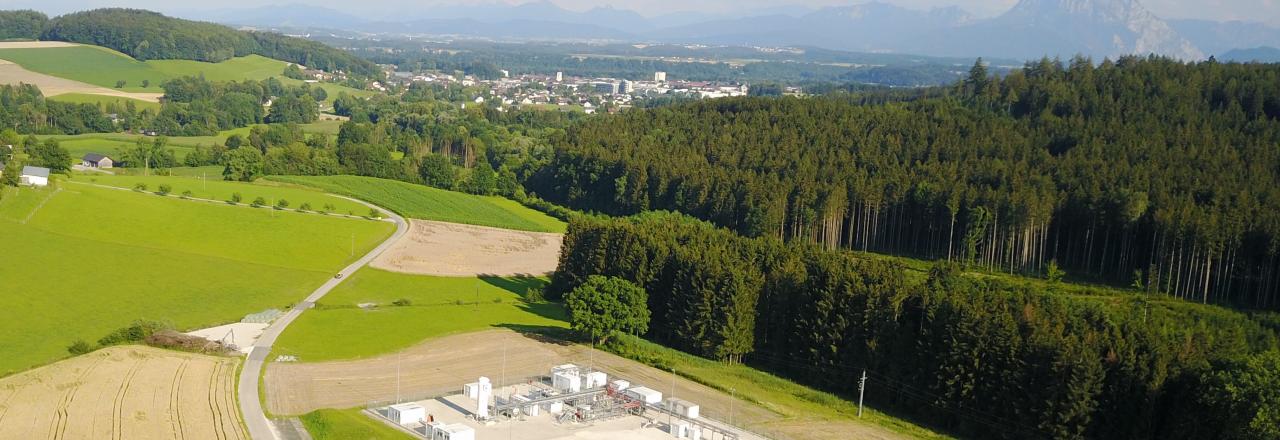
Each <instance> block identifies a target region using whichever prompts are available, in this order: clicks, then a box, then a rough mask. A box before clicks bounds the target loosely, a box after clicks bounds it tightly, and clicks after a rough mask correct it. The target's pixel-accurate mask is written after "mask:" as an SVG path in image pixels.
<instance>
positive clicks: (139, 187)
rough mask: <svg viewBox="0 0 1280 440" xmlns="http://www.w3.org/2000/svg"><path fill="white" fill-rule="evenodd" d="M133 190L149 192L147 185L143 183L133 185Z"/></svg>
mask: <svg viewBox="0 0 1280 440" xmlns="http://www.w3.org/2000/svg"><path fill="white" fill-rule="evenodd" d="M133 190H134V191H138V192H143V191H146V190H147V184H145V183H142V182H138V183H135V184H133Z"/></svg>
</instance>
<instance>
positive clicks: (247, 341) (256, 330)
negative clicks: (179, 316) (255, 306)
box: [187, 322, 268, 354]
mask: <svg viewBox="0 0 1280 440" xmlns="http://www.w3.org/2000/svg"><path fill="white" fill-rule="evenodd" d="M267 325H268V324H255V323H246V322H237V323H234V324H227V325H220V326H217V327H209V328H205V329H200V330H196V331H190V332H187V334H188V335H191V336H198V337H201V338H205V339H208V340H210V341H223V342H229V343H231V344H234V345H235V346H236V349H238V350H239V351H240V352H241V353H245V354H248V353H249V350H250V349H251V348H253V343H254V342H257V340H258V338H259V337H261V336H262V332H263V331H265V330H266V329H267Z"/></svg>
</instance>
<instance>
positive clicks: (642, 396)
mask: <svg viewBox="0 0 1280 440" xmlns="http://www.w3.org/2000/svg"><path fill="white" fill-rule="evenodd" d="M625 393H626V394H627V395H628V396H631V398H633V399H636V400H639V401H641V402H644V403H647V404H658V403H661V402H662V393H660V392H657V391H654V390H651V389H648V388H645V387H632V388H627V390H626V391H625Z"/></svg>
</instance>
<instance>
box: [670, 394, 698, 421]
mask: <svg viewBox="0 0 1280 440" xmlns="http://www.w3.org/2000/svg"><path fill="white" fill-rule="evenodd" d="M667 409H668V410H671V412H674V413H676V414H679V415H681V416H684V417H685V418H688V419H696V418H698V413H699V412H700V411H699V410H700V408H699V407H698V404H696V403H693V402H690V401H688V400H683V399H677V398H674V397H672V398H669V399H667Z"/></svg>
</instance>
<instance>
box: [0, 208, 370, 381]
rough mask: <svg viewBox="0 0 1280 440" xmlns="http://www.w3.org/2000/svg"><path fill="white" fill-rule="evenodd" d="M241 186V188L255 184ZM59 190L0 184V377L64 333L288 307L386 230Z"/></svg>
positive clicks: (94, 335) (53, 356)
mask: <svg viewBox="0 0 1280 440" xmlns="http://www.w3.org/2000/svg"><path fill="white" fill-rule="evenodd" d="M241 185H243V187H244V188H245V189H244V192H245V193H246V194H249V193H252V192H253V191H254V190H256V186H255V185H251V184H241ZM61 187H62V189H61V190H60V191H56V192H55V190H53V189H40V190H35V189H29V188H22V189H18V188H4V189H3V198H0V249H3V251H0V279H3V280H4V290H5V292H6V295H7V296H6V302H5V306H4V307H0V352H3V353H5V355H4V356H2V357H0V375H4V374H8V373H12V372H16V371H21V370H25V369H28V368H31V367H33V366H36V365H40V364H43V363H47V362H51V361H54V360H57V359H59V358H62V357H65V356H67V351H66V347H67V345H69V344H71V343H72V342H73V341H76V340H80V339H83V340H85V341H89V342H93V341H96V340H97V339H98V338H101V337H103V336H105V335H106V334H107V333H109V332H111V331H113V330H115V329H117V328H120V327H122V326H125V325H128V324H129V323H130V322H132V321H134V320H137V319H153V320H161V321H167V322H170V323H171V324H173V325H174V326H176V327H177V328H180V329H190V328H198V327H202V326H208V325H214V324H221V323H226V322H232V321H236V320H239V319H240V318H241V317H242V316H243V315H245V314H248V313H252V312H256V311H260V310H263V309H266V308H271V307H276V308H279V307H285V306H288V305H289V304H291V303H292V302H294V301H296V300H298V299H299V298H301V297H303V296H305V295H306V294H307V293H308V292H310V291H311V289H313V288H315V287H316V286H318V285H320V284H321V283H323V282H324V281H325V280H327V279H328V278H329V277H331V276H332V273H333V272H334V271H336V270H337V269H338V268H339V267H341V266H343V265H344V264H346V263H348V262H349V261H350V260H352V259H353V257H352V254H353V251H354V254H355V255H360V254H361V253H363V252H366V251H367V250H368V249H371V248H372V247H373V246H375V245H376V244H377V243H378V242H380V241H381V240H383V239H385V238H386V237H387V236H388V235H389V234H390V232H391V230H392V229H393V227H392V225H390V224H389V223H385V222H374V221H368V220H353V219H346V218H337V217H332V216H322V215H318V214H301V213H292V212H279V211H269V210H267V209H253V208H249V207H244V206H238V207H236V206H228V205H225V204H215V203H202V202H196V201H187V200H179V199H178V198H177V197H173V196H170V197H159V196H156V195H153V194H149V193H138V192H132V191H121V190H116V189H105V188H99V187H95V186H91V185H84V184H75V183H62V184H61ZM261 191H269V189H264V190H261ZM353 242H354V249H353V244H352V243H353Z"/></svg>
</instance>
